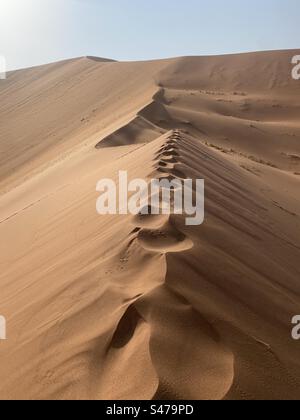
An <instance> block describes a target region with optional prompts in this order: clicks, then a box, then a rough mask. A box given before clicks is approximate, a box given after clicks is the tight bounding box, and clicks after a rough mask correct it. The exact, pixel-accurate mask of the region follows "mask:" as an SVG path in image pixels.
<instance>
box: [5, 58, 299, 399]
mask: <svg viewBox="0 0 300 420" xmlns="http://www.w3.org/2000/svg"><path fill="white" fill-rule="evenodd" d="M295 54H296V51H277V52H266V53H254V54H243V55H235V56H221V57H188V58H180V59H170V60H160V61H151V62H136V63H120V62H114V61H109V60H105V59H97V58H94V57H86V58H80V59H74V60H68V61H64V62H61V63H55V64H51V65H46V66H41V67H37V68H32V69H26V70H20V71H16V72H12V73H9V75H8V79H7V81H5V82H3V83H0V98H1V101H0V191H1V197H0V235H1V241H0V268H1V272H0V288H1V296H0V313H1V315H4V316H5V317H6V319H7V333H8V340H6V341H0V376H1V383H0V399H166V400H167V399H208V400H219V399H238V400H239V399H299V398H300V362H299V360H300V357H299V356H300V347H299V342H297V341H294V340H292V338H291V329H292V325H291V320H292V317H293V316H294V315H296V314H298V313H299V311H300V307H299V306H300V303H299V302H300V300H299V298H300V283H299V278H300V265H299V261H300V239H299V238H300V196H299V186H300V184H299V183H300V177H299V173H300V122H299V111H300V83H299V82H297V81H295V80H293V79H292V78H291V65H290V62H291V57H292V56H293V55H295ZM124 169H126V170H128V172H129V175H130V177H132V178H143V179H146V180H150V179H151V178H153V177H155V178H162V177H166V178H171V179H173V178H179V179H186V178H193V179H194V178H204V179H205V183H206V186H205V194H206V201H205V222H204V224H203V225H201V226H196V227H194V226H191V227H190V226H186V225H185V220H184V217H183V216H180V215H175V214H171V215H158V216H155V215H142V214H141V215H137V216H135V217H134V216H131V215H128V216H99V215H98V214H97V213H96V210H95V203H96V199H97V193H96V191H95V187H96V183H97V181H98V180H99V179H101V178H112V179H115V180H116V181H117V179H118V171H119V170H124Z"/></svg>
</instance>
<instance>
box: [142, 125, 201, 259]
mask: <svg viewBox="0 0 300 420" xmlns="http://www.w3.org/2000/svg"><path fill="white" fill-rule="evenodd" d="M181 141H182V135H181V133H180V132H179V131H177V130H175V131H173V133H172V134H171V135H170V136H169V138H168V139H167V142H166V143H165V144H164V145H163V146H162V147H161V148H160V150H159V151H158V152H157V153H156V155H155V174H156V175H157V173H158V174H159V176H158V179H162V178H164V179H165V178H166V179H168V180H173V179H176V178H177V179H181V180H182V179H185V175H184V173H182V172H181V171H179V170H178V169H176V164H178V163H180V142H181ZM153 213H154V212H153V211H152V209H151V206H149V207H148V214H146V215H143V214H142V211H141V213H140V214H139V215H137V216H136V217H135V218H134V225H135V231H137V232H138V233H137V240H138V242H139V244H140V245H141V246H142V247H143V248H144V249H146V250H148V251H153V252H158V253H162V254H166V253H168V252H182V251H185V250H188V249H191V248H192V247H193V242H192V241H191V240H190V239H189V238H188V237H187V236H186V235H185V234H184V233H183V232H180V230H178V228H177V227H176V226H175V224H174V220H173V218H172V215H162V214H160V215H154V214H153Z"/></svg>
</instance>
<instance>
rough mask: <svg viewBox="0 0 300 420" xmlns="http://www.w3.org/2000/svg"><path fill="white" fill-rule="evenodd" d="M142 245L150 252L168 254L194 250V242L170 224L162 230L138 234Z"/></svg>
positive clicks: (143, 231)
mask: <svg viewBox="0 0 300 420" xmlns="http://www.w3.org/2000/svg"><path fill="white" fill-rule="evenodd" d="M138 241H139V243H140V245H141V246H142V247H143V248H144V249H146V250H148V251H154V252H160V253H162V254H166V253H168V252H182V251H187V250H188V249H191V248H193V246H194V244H193V241H192V240H190V239H189V238H187V237H186V236H185V235H184V233H182V232H179V231H178V230H177V229H176V228H175V227H173V226H170V225H169V224H167V225H165V226H164V227H163V228H161V229H143V230H141V231H140V233H139V234H138Z"/></svg>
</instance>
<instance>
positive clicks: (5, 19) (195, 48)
mask: <svg viewBox="0 0 300 420" xmlns="http://www.w3.org/2000/svg"><path fill="white" fill-rule="evenodd" d="M299 19H300V1H299V0H206V1H204V0H0V55H4V56H5V57H6V60H7V64H8V68H9V69H14V68H21V67H28V66H31V65H37V64H42V63H46V62H51V61H56V60H60V59H64V58H71V57H78V56H84V55H95V56H100V57H108V58H114V59H117V60H142V59H151V58H162V57H171V56H181V55H206V54H224V53H231V52H243V51H257V50H269V49H285V48H299V49H300V32H299V27H300V23H299Z"/></svg>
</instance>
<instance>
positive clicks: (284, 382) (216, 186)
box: [99, 130, 300, 399]
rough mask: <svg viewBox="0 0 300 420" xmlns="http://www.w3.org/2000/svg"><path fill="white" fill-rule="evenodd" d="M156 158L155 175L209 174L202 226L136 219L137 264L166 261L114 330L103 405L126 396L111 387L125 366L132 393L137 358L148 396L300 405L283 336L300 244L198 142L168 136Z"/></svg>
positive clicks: (242, 180) (237, 175) (237, 173)
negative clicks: (283, 401)
mask: <svg viewBox="0 0 300 420" xmlns="http://www.w3.org/2000/svg"><path fill="white" fill-rule="evenodd" d="M155 144H157V143H155ZM154 154H155V156H154V172H153V173H152V174H151V176H153V175H155V174H156V176H157V177H158V178H161V177H167V178H168V179H174V178H177V177H180V178H193V179H194V178H201V177H203V178H205V180H206V222H205V225H202V226H199V227H196V228H194V227H193V228H192V229H191V228H190V227H187V226H185V223H184V218H183V216H178V215H169V216H167V215H157V216H155V215H142V214H139V215H137V216H136V217H134V218H133V224H134V226H135V227H134V229H133V231H132V233H131V236H130V238H128V241H129V242H128V243H129V245H128V246H129V248H131V257H130V259H134V260H135V261H136V262H138V261H139V260H140V258H141V256H142V255H147V256H148V258H150V261H151V259H152V258H153V259H154V261H157V258H162V257H163V258H164V261H165V274H163V272H162V271H161V270H160V271H159V273H160V275H159V279H157V280H158V284H151V283H148V282H147V286H145V285H144V291H143V292H141V293H140V294H139V296H137V297H136V298H135V299H134V302H133V303H131V304H130V306H128V308H127V309H126V311H125V312H124V313H123V315H122V317H121V318H120V321H119V323H117V327H116V328H115V332H114V334H113V337H112V339H111V341H110V344H109V353H108V354H109V355H110V356H109V360H110V362H109V364H108V366H109V370H107V369H105V371H106V372H107V373H106V375H105V378H106V379H105V380H104V381H103V384H102V385H101V386H100V388H99V392H100V395H101V397H103V396H104V397H107V396H108V395H109V396H110V397H116V396H118V397H119V396H120V394H119V393H115V391H114V389H115V388H114V387H113V386H109V385H108V384H110V383H111V372H112V370H116V371H117V369H118V366H123V368H124V371H126V372H127V373H126V375H127V379H128V380H127V382H126V384H127V385H128V384H129V387H130V386H131V385H132V383H140V375H141V372H138V370H137V369H134V373H132V366H131V365H130V362H129V361H130V360H132V357H131V355H132V354H133V353H134V355H135V358H136V360H141V359H143V360H144V363H145V366H147V367H145V369H147V370H149V371H150V372H151V374H149V378H150V379H149V381H148V380H147V379H146V378H144V382H143V388H144V389H148V391H145V392H146V394H147V395H148V398H149V392H150V390H151V389H152V392H151V395H152V398H153V399H189V398H190V399H226V398H228V399H231V398H235V399H246V398H255V399H273V398H279V399H281V398H285V397H288V398H292V399H297V398H299V389H300V388H299V387H300V383H299V381H298V378H299V373H300V366H299V364H298V362H295V360H297V358H293V357H292V355H293V353H295V347H293V345H292V343H291V342H290V341H289V340H288V339H287V337H286V332H287V331H289V322H290V314H291V313H293V311H296V310H297V302H296V301H295V293H296V294H298V295H299V294H300V287H299V284H298V280H297V279H298V275H299V273H298V272H296V271H294V270H293V269H291V268H290V264H292V267H297V265H296V264H295V262H296V261H297V259H298V258H299V248H298V247H297V246H296V245H293V244H289V243H288V242H286V240H285V238H284V237H282V236H281V235H280V233H279V232H276V229H274V227H273V226H272V222H271V220H269V218H270V214H272V216H271V217H273V216H274V214H273V213H271V209H270V208H269V203H268V202H267V201H265V202H264V200H263V199H262V197H260V196H259V194H258V193H257V192H256V191H255V188H254V187H255V186H253V185H251V182H252V179H251V178H249V179H247V174H246V175H245V174H244V173H243V171H242V170H241V169H239V168H238V167H237V166H235V165H233V164H230V163H228V162H227V161H225V160H224V159H223V158H222V156H220V155H219V154H218V153H216V152H212V151H211V149H210V148H208V147H206V146H203V145H202V144H201V142H200V140H199V139H196V138H193V137H191V136H187V135H185V134H183V133H182V132H180V131H178V130H176V131H172V132H171V133H170V134H169V135H167V137H166V136H164V139H163V142H162V144H161V145H160V146H159V148H158V149H157V150H156V151H154ZM261 249H264V253H261V252H260V250H261ZM280 250H281V251H282V250H285V251H287V254H288V255H289V258H288V259H289V261H286V260H285V259H284V258H282V254H281V251H280ZM142 274H143V273H142V272H141V274H140V281H141V279H142V277H143V276H142ZM137 278H139V275H137ZM286 284H289V287H287V286H286ZM145 343H148V346H149V347H148V349H147V347H145ZM133 349H134V350H133ZM145 354H146V356H145ZM142 355H144V356H142ZM120 361H122V362H120ZM124 363H125V366H126V368H125V367H124ZM123 368H122V369H123ZM108 372H110V376H109V373H108ZM136 375H137V376H136ZM137 378H139V379H138V380H137ZM151 378H152V379H151ZM101 382H102V381H101ZM258 384H259V386H258ZM107 386H108V387H109V389H110V390H111V392H112V393H109V394H107V388H106V391H105V392H104V391H103V388H104V387H107ZM154 387H155V388H156V391H155V392H153V391H154ZM100 390H101V391H100ZM121 395H122V396H123V397H124V395H125V396H126V398H135V397H136V391H135V392H132V393H131V392H130V391H129V392H125V393H123V394H121Z"/></svg>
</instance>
